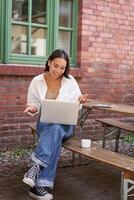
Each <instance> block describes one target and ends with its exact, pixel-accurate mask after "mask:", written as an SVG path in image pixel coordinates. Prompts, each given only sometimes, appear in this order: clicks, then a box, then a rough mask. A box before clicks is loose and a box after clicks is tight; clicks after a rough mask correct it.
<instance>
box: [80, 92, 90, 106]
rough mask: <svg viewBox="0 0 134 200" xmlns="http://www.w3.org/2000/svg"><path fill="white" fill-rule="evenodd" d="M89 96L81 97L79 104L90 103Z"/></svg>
mask: <svg viewBox="0 0 134 200" xmlns="http://www.w3.org/2000/svg"><path fill="white" fill-rule="evenodd" d="M88 97H89V95H88V94H83V95H81V96H79V102H80V104H83V103H86V102H88V101H89V98H88Z"/></svg>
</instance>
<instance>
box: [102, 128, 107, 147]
mask: <svg viewBox="0 0 134 200" xmlns="http://www.w3.org/2000/svg"><path fill="white" fill-rule="evenodd" d="M103 126H104V136H103V144H102V147H103V148H105V141H106V137H105V136H106V132H107V125H106V124H104V125H103Z"/></svg>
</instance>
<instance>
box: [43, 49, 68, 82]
mask: <svg viewBox="0 0 134 200" xmlns="http://www.w3.org/2000/svg"><path fill="white" fill-rule="evenodd" d="M55 58H63V59H65V60H66V62H67V65H66V68H65V71H64V73H63V76H65V77H66V78H69V70H70V63H69V57H68V55H67V53H66V52H65V51H64V50H62V49H56V50H54V51H53V52H52V54H51V55H50V56H49V58H48V59H47V62H46V64H45V70H44V71H49V66H48V62H49V61H50V62H51V61H52V60H54V59H55Z"/></svg>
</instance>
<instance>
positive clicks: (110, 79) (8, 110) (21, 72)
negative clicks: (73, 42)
mask: <svg viewBox="0 0 134 200" xmlns="http://www.w3.org/2000/svg"><path fill="white" fill-rule="evenodd" d="M133 27H134V2H133V1H132V0H106V1H102V0H94V1H93V0H79V16H78V54H77V55H78V59H77V60H78V67H79V68H78V69H77V70H73V71H72V73H73V75H75V77H76V78H78V79H77V80H78V81H79V84H80V87H81V89H82V91H83V93H85V92H88V93H89V94H90V97H91V98H94V99H100V100H105V101H111V102H117V103H118V102H119V103H120V102H121V103H129V104H133V105H134V34H133V33H134V28H133ZM42 70H43V69H42V68H38V67H32V66H30V67H26V66H25V67H23V66H22V65H21V66H19V65H18V66H17V65H9V66H8V65H0V149H1V150H5V149H7V148H13V147H16V146H18V145H22V146H27V145H29V144H30V143H31V134H30V132H29V130H28V129H27V127H26V124H27V122H28V121H32V120H34V119H31V118H29V117H27V116H26V115H24V114H23V110H24V108H25V103H26V94H27V88H28V85H29V83H30V81H31V79H32V77H33V76H34V75H36V74H39V73H41V72H42ZM97 116H99V117H100V116H109V113H100V112H92V113H91V114H90V120H89V121H88V122H87V124H86V127H85V129H84V130H85V133H84V134H85V135H87V134H88V135H90V136H91V137H92V138H96V137H100V133H101V131H100V126H99V125H98V124H96V122H95V121H94V118H95V117H97ZM87 125H88V126H89V127H88V128H87ZM89 130H90V132H89ZM98 130H99V131H98Z"/></svg>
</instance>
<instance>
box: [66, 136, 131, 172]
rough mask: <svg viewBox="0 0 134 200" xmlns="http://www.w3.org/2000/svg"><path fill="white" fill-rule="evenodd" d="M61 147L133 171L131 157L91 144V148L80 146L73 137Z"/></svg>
mask: <svg viewBox="0 0 134 200" xmlns="http://www.w3.org/2000/svg"><path fill="white" fill-rule="evenodd" d="M63 147H65V148H67V149H69V150H71V151H74V152H76V153H79V154H81V155H84V156H86V157H87V158H93V159H95V160H98V161H100V162H102V163H107V164H110V165H113V166H115V167H117V168H120V169H122V170H126V171H130V172H133V173H134V158H132V157H129V156H125V155H122V154H119V153H115V152H112V151H108V150H106V149H102V148H99V147H97V146H92V147H91V148H81V146H80V141H79V140H78V139H75V138H71V139H69V140H67V141H66V142H65V143H64V144H63Z"/></svg>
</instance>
